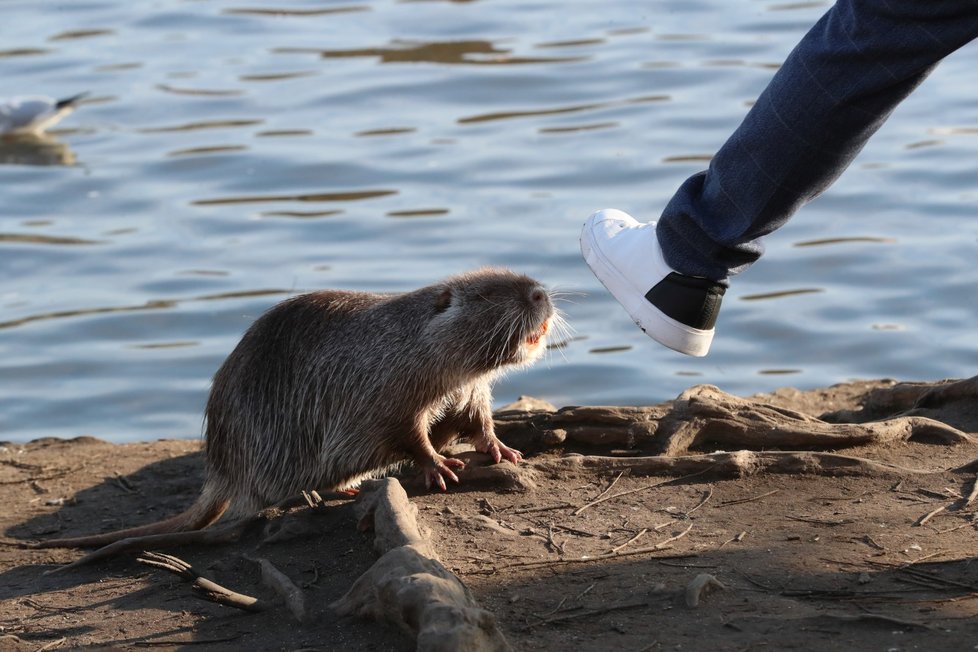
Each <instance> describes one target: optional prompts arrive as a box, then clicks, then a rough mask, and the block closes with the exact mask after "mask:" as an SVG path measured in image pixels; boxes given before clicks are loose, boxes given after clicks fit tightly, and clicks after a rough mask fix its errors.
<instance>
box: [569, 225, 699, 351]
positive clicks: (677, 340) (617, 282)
mask: <svg viewBox="0 0 978 652" xmlns="http://www.w3.org/2000/svg"><path fill="white" fill-rule="evenodd" d="M593 217H594V216H592V217H591V218H588V220H587V222H585V223H584V229H583V230H582V232H581V254H582V255H583V256H584V262H585V263H587V266H588V267H590V268H591V271H592V272H593V273H594V275H595V276H596V277H597V279H598V280H599V281H601V284H602V285H604V287H605V288H606V289H607V290H608V292H610V293H611V296H613V297H614V298H615V300H616V301H617V302H618V303H620V304H621V306H622V307H623V308H624V309H625V312H627V313H628V316H629V317H631V318H632V321H634V322H635V324H636V325H637V326H638V327H639V328H641V329H642V331H643V332H644V333H645V334H646V335H648V336H649V337H651V338H652V339H654V340H655V341H656V342H659V343H660V344H662V345H664V346H667V347H669V348H670V349H672V350H674V351H678V352H680V353H685V354H686V355H690V356H694V357H697V358H701V357H703V356H705V355H706V354H707V353H708V352H709V350H710V344H711V343H712V342H713V334H714V332H715V331H714V330H708V331H704V330H700V329H697V328H692V327H690V326H687V325H685V324H682V323H680V322H678V321H676V320H675V319H672V318H671V317H668V316H666V315H664V314H662V313H661V312H660V311H659V310H658V309H657V308H656V307H655V306H653V305H652V304H651V303H649V302H648V300H646V298H645V295H644V294H643V293H642V291H641V290H639V289H636V288H634V287H632V285H631V283H629V282H628V280H627V279H626V278H625V276H624V275H623V274H622V273H621V272H619V271H618V269H617V268H616V267H615V266H614V265H613V264H611V261H609V260H608V258H607V257H606V256H605V255H604V253H603V252H602V251H601V248H600V247H599V246H598V244H597V242H595V240H594V236H593V235H592V234H591V226H592V219H593ZM650 253H652V255H654V256H655V257H656V260H655V261H654V263H655V265H656V266H657V267H661V268H662V269H664V270H667V271H665V272H664V273H663V275H662V276H663V278H665V276H666V275H668V274H669V272H671V271H672V269H671V268H669V266H668V265H666V264H665V261H663V260H661V259H660V257H661V254H660V252H659V251H657V250H656V251H653V252H650ZM636 297H637V299H636Z"/></svg>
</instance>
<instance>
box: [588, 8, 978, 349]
mask: <svg viewBox="0 0 978 652" xmlns="http://www.w3.org/2000/svg"><path fill="white" fill-rule="evenodd" d="M976 37H978V2H976V1H975V0H939V1H930V0H928V1H925V2H921V1H920V0H839V1H838V2H837V3H836V4H835V5H834V6H833V7H832V8H831V9H830V10H829V11H828V12H827V13H826V14H825V16H823V17H822V19H821V20H819V21H818V23H816V25H815V26H814V27H813V28H812V29H811V30H810V31H809V32H808V34H806V35H805V37H804V38H803V39H802V41H801V42H800V43H799V44H798V46H796V48H795V49H794V50H793V51H792V52H791V54H790V55H789V56H788V58H787V60H786V61H785V63H784V65H783V66H782V67H781V68H780V70H779V71H778V72H777V73H776V74H775V76H774V78H773V79H772V80H771V82H770V84H769V85H768V87H767V88H766V89H765V90H764V92H763V93H762V94H761V96H760V97H759V98H758V100H757V102H756V103H755V104H754V106H753V107H752V108H751V110H750V111H749V112H748V114H747V116H746V117H745V118H744V121H743V122H742V123H741V125H740V127H738V129H737V130H736V131H735V132H734V133H733V135H731V137H730V138H729V139H728V140H727V142H726V143H725V144H724V145H723V146H722V147H721V149H720V150H719V151H718V152H717V154H716V156H715V157H714V158H713V160H712V161H711V163H710V167H709V169H708V170H706V171H705V172H701V173H699V174H696V175H694V176H693V177H690V178H689V179H687V180H686V182H685V183H683V184H682V186H681V187H680V188H679V190H678V191H677V192H676V194H675V195H674V196H673V198H672V200H671V201H670V202H669V203H668V205H667V206H666V208H665V210H664V212H663V214H662V216H661V218H660V220H659V222H658V224H644V225H643V224H640V223H638V222H636V221H635V220H634V219H632V218H631V217H630V216H627V215H624V214H623V213H621V212H620V211H608V210H606V211H599V212H598V213H595V214H594V215H592V216H591V217H590V218H589V220H588V222H587V223H586V224H585V228H584V231H583V232H582V236H581V249H582V253H583V254H584V257H585V260H586V261H587V262H588V264H589V265H590V267H591V269H592V271H594V273H595V275H596V276H598V278H599V279H600V280H601V281H602V283H604V284H605V286H606V287H607V288H608V290H609V291H611V293H612V294H613V295H614V296H615V298H616V299H617V300H618V302H619V303H621V304H622V305H623V306H624V307H625V308H626V310H627V311H628V313H629V315H631V317H632V318H633V320H635V322H636V323H637V324H638V325H639V326H640V327H641V328H642V329H643V330H644V331H645V332H646V333H647V334H648V335H649V336H650V337H652V338H653V339H656V340H657V341H659V342H661V343H663V344H665V345H666V346H669V347H670V348H673V349H676V350H677V351H680V352H682V353H687V354H689V355H705V354H706V352H707V351H708V349H709V346H710V343H711V341H712V338H713V325H714V322H715V320H716V316H717V312H718V310H719V305H720V299H721V297H722V295H723V290H724V287H725V286H726V283H727V278H728V277H729V276H730V275H731V274H735V273H737V272H739V271H741V270H743V269H744V268H745V267H747V266H748V265H750V264H751V263H753V262H754V261H756V260H757V258H758V257H759V256H760V255H761V253H762V252H763V249H762V246H761V244H760V242H759V239H760V238H761V237H762V236H764V235H766V234H768V233H770V232H771V231H773V230H774V229H776V228H778V227H779V226H781V225H783V224H784V223H785V222H786V221H787V220H788V218H790V217H791V215H792V214H793V213H794V212H795V211H796V210H797V209H798V208H799V207H800V206H801V205H802V204H804V203H805V202H807V201H809V200H811V199H813V198H814V197H816V196H817V195H818V194H819V193H821V192H822V191H824V190H825V189H826V188H827V187H828V186H829V185H830V184H831V183H832V182H833V181H834V180H835V179H836V178H838V176H839V175H840V174H841V173H842V172H843V171H844V170H845V169H846V167H848V165H849V164H850V163H851V162H852V160H853V158H855V156H856V155H857V154H858V153H859V151H860V150H861V149H862V147H863V146H864V145H865V143H866V141H867V140H868V139H869V137H870V136H872V134H873V133H875V132H876V130H877V129H879V127H880V126H881V125H882V124H883V122H885V120H886V118H887V117H889V115H890V113H891V112H892V111H893V109H894V108H895V107H896V106H897V105H898V104H899V103H900V102H901V101H902V100H903V99H905V98H906V97H907V95H909V94H910V93H911V92H912V91H913V89H914V88H916V87H917V86H918V85H919V84H920V82H921V81H923V80H924V79H925V78H926V76H927V75H928V74H929V73H930V71H931V70H932V69H933V68H934V66H935V65H936V64H937V63H938V62H939V61H940V60H941V59H942V58H943V57H945V56H946V55H947V54H949V53H951V52H953V51H954V50H956V49H957V48H959V47H961V46H962V45H964V44H965V43H967V42H969V41H971V40H973V39H974V38H976Z"/></svg>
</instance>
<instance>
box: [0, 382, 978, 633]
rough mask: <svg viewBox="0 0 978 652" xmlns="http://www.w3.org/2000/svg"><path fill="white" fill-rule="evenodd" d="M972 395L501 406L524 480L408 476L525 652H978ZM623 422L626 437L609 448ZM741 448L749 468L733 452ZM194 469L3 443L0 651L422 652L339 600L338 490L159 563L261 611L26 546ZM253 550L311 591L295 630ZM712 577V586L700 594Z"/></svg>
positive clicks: (126, 560)
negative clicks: (431, 482) (426, 486)
mask: <svg viewBox="0 0 978 652" xmlns="http://www.w3.org/2000/svg"><path fill="white" fill-rule="evenodd" d="M976 387H978V384H976V381H975V380H974V379H971V380H970V381H962V382H961V383H956V384H932V385H929V384H917V383H911V384H896V383H894V382H892V381H874V382H864V383H853V384H846V385H839V386H835V387H830V388H824V389H819V390H814V391H810V392H798V391H795V390H791V389H785V390H781V391H779V392H776V393H774V394H771V395H764V396H758V397H751V399H750V400H749V401H743V402H737V401H736V400H733V399H731V400H733V402H724V401H720V402H719V403H716V402H712V403H711V402H709V401H708V400H707V398H702V397H701V398H700V399H699V400H698V401H697V400H693V399H691V398H690V397H688V396H687V397H685V398H684V397H680V399H677V401H675V402H672V403H669V404H664V405H661V406H655V407H654V408H650V409H649V410H648V411H647V412H645V413H638V412H634V411H628V410H625V411H624V412H623V413H620V412H615V415H617V416H615V419H617V422H618V425H614V424H612V425H609V424H611V422H612V421H614V420H615V419H608V418H606V417H607V415H605V417H602V418H603V419H604V420H603V421H602V418H597V417H595V415H594V414H593V413H591V412H587V411H585V413H578V412H571V413H567V414H570V415H571V416H570V417H561V416H560V415H561V414H564V413H555V412H553V411H548V410H546V409H542V410H536V411H532V410H531V411H529V412H526V411H524V412H519V411H517V412H512V411H510V412H508V413H507V414H508V417H507V418H502V417H501V420H500V422H499V423H500V424H501V425H500V430H501V432H504V433H507V437H511V438H512V440H514V441H515V442H516V443H518V444H519V445H521V446H524V447H525V448H526V449H527V450H526V452H527V453H528V455H527V461H526V462H525V463H524V464H523V465H522V468H523V471H524V473H522V474H515V473H513V472H511V471H507V473H506V474H503V475H500V476H498V478H496V479H495V480H494V479H493V478H494V477H495V476H492V475H491V474H490V475H489V476H488V478H483V479H481V480H479V479H478V478H476V477H475V476H472V477H468V476H466V475H464V474H463V475H462V484H461V485H459V486H453V487H451V488H450V489H449V491H448V492H446V493H426V492H424V491H423V490H422V489H421V488H420V487H418V485H417V484H416V481H415V479H413V478H412V476H411V474H410V473H406V474H405V476H404V483H405V486H406V487H407V489H408V493H409V495H410V498H411V502H412V503H413V504H414V505H416V506H417V508H418V521H419V523H420V525H421V526H422V529H423V530H425V531H427V533H428V534H429V537H430V540H431V542H432V544H433V548H434V549H435V550H436V551H437V556H438V557H439V558H440V560H441V562H442V563H443V564H444V565H445V566H446V567H447V568H448V569H450V570H451V571H453V572H454V573H455V574H456V575H457V576H458V577H459V578H460V579H461V580H462V582H463V583H464V584H465V585H466V586H467V587H468V588H469V590H470V591H471V592H472V594H473V595H474V597H475V598H476V599H477V600H478V601H479V603H480V604H481V605H482V607H484V608H485V609H487V610H489V611H491V612H492V613H493V614H494V615H495V618H496V621H497V623H498V626H499V628H500V630H501V631H502V632H503V634H504V636H505V637H506V639H507V640H508V642H509V645H511V646H512V647H513V648H514V649H517V650H575V651H577V652H590V651H599V650H600V651H602V652H604V651H606V650H620V651H622V652H638V651H639V650H680V649H685V650H711V651H713V650H789V649H800V650H814V649H819V650H821V649H826V648H828V647H830V646H841V648H842V649H847V650H936V649H940V650H972V649H975V645H976V644H978V563H976V562H974V561H973V560H974V558H975V557H976V555H978V532H976V527H978V521H976V518H975V516H976V510H978V500H975V499H974V497H973V490H974V489H975V481H976V469H978V465H975V464H972V463H973V462H975V461H976V460H978V393H976V392H975V389H976ZM935 388H936V389H938V390H939V391H938V393H934V391H933V390H934V389H935ZM947 388H952V389H951V390H950V391H943V390H945V389H947ZM707 394H708V395H709V396H713V395H712V394H709V393H707ZM703 396H707V395H703ZM712 400H713V399H712V398H710V401H712ZM703 405H706V406H707V409H704V408H703V407H702V406H703ZM696 406H699V407H698V408H697V407H696ZM717 406H719V407H717ZM622 414H624V416H622ZM599 416H600V415H599ZM817 417H824V419H819V418H817ZM560 418H563V419H564V422H560V423H558V422H559V421H560ZM503 422H505V423H503ZM514 423H516V426H515V427H514V425H513V424H514ZM521 424H522V425H521ZM541 424H543V425H541ZM548 424H549V425H548ZM622 424H624V430H622V428H621V426H622ZM664 424H665V425H664ZM691 424H692V425H691ZM881 424H882V425H881ZM558 426H559V427H558ZM667 426H668V427H667ZM693 426H695V427H693ZM691 427H693V429H692V430H690V428H691ZM615 428H617V429H618V430H619V431H620V432H626V434H625V435H624V436H623V437H622V436H618V437H607V436H605V433H606V432H609V431H611V430H614V429H615ZM528 432H529V433H537V434H539V435H540V437H539V438H537V439H533V437H529V438H528V435H527V433H528ZM809 433H814V435H815V436H814V438H811V437H807V435H808V434H809ZM867 433H869V434H867ZM680 440H681V441H680ZM738 441H742V442H744V445H743V446H737V445H736V444H737V442H738ZM677 442H678V443H677ZM740 448H752V449H754V450H755V451H757V454H756V455H755V456H750V457H749V458H747V457H744V456H743V455H740V454H738V455H731V454H728V453H724V452H722V451H735V450H739V449H740ZM791 450H793V451H796V452H793V453H780V452H773V451H791ZM797 451H814V452H797ZM827 451H830V452H831V453H827V454H824V455H823V452H827ZM568 455H570V456H568ZM581 455H584V456H585V457H581ZM649 455H658V457H656V458H654V459H658V460H678V461H679V462H681V463H677V465H676V466H674V467H668V468H667V467H666V466H660V467H649V466H648V465H647V464H645V463H644V462H643V460H647V459H649V458H648V456H649ZM586 460H590V461H586ZM745 460H746V461H745ZM671 463H672V462H670V464H671ZM202 476H203V460H202V456H201V452H200V442H197V441H173V440H166V441H157V442H151V443H138V444H126V445H114V444H109V443H106V442H102V441H99V440H97V439H94V438H89V437H83V438H78V439H74V440H56V439H48V440H38V441H34V442H31V443H28V444H9V443H8V444H2V445H0V505H3V507H2V510H0V528H2V533H3V536H4V542H5V545H2V546H0V650H18V651H19V650H32V651H33V650H51V649H141V648H148V649H162V650H165V649H183V648H188V649H195V650H198V649H199V650H242V649H252V650H299V649H310V650H313V649H314V650H354V651H355V650H370V651H371V652H380V651H383V650H411V649H415V640H414V638H413V637H412V634H411V632H409V631H405V630H402V629H400V628H398V627H396V626H394V625H391V624H387V623H385V622H380V621H374V620H363V619H359V618H355V617H351V616H345V617H340V616H338V615H336V614H335V613H334V611H333V610H332V609H331V608H330V603H332V602H333V601H334V600H337V599H338V598H340V597H341V596H342V595H343V594H344V593H345V592H346V591H347V590H348V589H349V588H350V587H351V585H352V584H353V582H354V581H355V580H356V579H357V577H359V576H360V575H361V574H362V573H363V572H364V571H366V570H367V569H368V568H369V567H370V566H371V564H373V563H374V561H375V560H376V559H377V553H375V552H374V550H373V549H372V547H371V541H372V534H371V532H369V531H367V532H364V531H360V529H358V527H357V525H358V519H357V516H356V515H355V513H354V502H355V501H354V500H353V499H350V498H345V497H327V500H326V504H325V505H324V506H320V507H318V508H315V509H313V508H310V507H306V506H303V507H297V508H294V509H292V510H291V511H288V512H287V513H286V514H284V515H281V516H279V517H276V518H271V519H270V520H266V521H264V522H259V523H256V524H255V525H254V526H253V527H252V528H251V529H249V530H248V531H247V532H246V533H245V535H244V537H243V538H242V540H240V541H238V542H236V543H228V544H223V545H218V546H212V547H203V546H184V547H179V548H175V549H172V550H168V552H169V553H170V554H172V555H175V556H177V557H179V558H181V559H183V560H185V561H187V562H188V563H190V564H192V565H193V567H194V568H195V569H196V570H197V571H199V572H200V573H201V574H203V575H205V576H206V577H208V578H211V579H213V580H215V581H217V582H218V583H220V584H222V585H223V586H226V587H228V588H230V589H233V590H236V591H239V592H242V593H245V594H249V595H252V596H256V597H259V598H261V599H262V600H263V601H264V602H265V603H271V604H272V607H271V608H269V609H267V610H265V611H263V612H260V613H250V612H244V611H240V610H236V609H232V608H228V607H225V606H221V605H218V604H214V603H211V602H207V601H204V600H202V599H200V598H198V597H196V595H194V594H193V593H192V592H191V590H190V587H189V585H188V584H187V583H185V582H183V581H182V580H181V579H179V578H178V577H176V576H175V575H172V574H169V573H166V572H164V571H161V570H158V569H154V568H151V567H148V566H145V565H142V564H140V563H138V562H137V561H136V560H135V556H134V555H125V556H122V557H119V558H116V559H112V560H107V561H100V562H97V563H95V564H92V565H89V566H83V567H79V568H74V569H71V570H69V571H66V572H62V573H56V574H45V571H49V570H52V569H55V568H58V567H59V566H60V565H62V564H64V563H66V562H70V561H72V560H75V559H78V558H79V557H80V556H81V553H80V552H79V551H76V550H65V549H46V550H37V549H28V548H22V547H19V546H17V545H15V544H17V543H18V542H24V541H30V540H37V539H45V538H52V537H60V536H73V535H80V534H88V533H93V532H100V531H108V530H112V529H117V528H119V527H124V526H131V525H138V524H142V523H147V522H152V521H155V520H158V519H160V518H162V517H164V516H167V515H171V514H174V513H177V512H179V511H180V510H182V509H183V508H185V507H186V506H188V505H189V504H190V503H191V502H192V501H193V499H194V498H195V497H196V495H197V492H198V489H199V487H200V485H201V482H202ZM10 544H14V545H10ZM259 558H261V559H265V560H267V561H269V562H271V563H272V564H273V565H274V566H275V567H276V568H278V569H279V570H280V571H282V572H283V573H285V574H286V575H287V576H288V577H289V578H291V580H292V581H293V582H294V583H295V584H296V585H297V586H298V587H300V588H301V590H302V594H303V595H304V596H305V599H306V609H307V613H306V616H305V618H304V619H303V621H302V622H301V623H300V622H299V621H298V620H297V619H296V617H295V616H294V615H293V614H292V613H291V612H290V611H289V609H287V608H286V607H285V605H282V604H278V603H276V596H275V594H274V593H273V592H272V591H271V590H270V589H268V588H267V587H266V586H264V585H262V583H261V581H260V577H261V571H260V567H259V563H258V562H257V561H255V560H256V559H259ZM698 576H702V578H701V580H700V581H702V582H706V581H709V582H710V588H712V589H713V590H706V591H702V592H698V593H697V592H691V593H690V594H689V595H687V587H688V586H689V585H690V583H691V582H693V581H694V580H696V578H697V577H698ZM714 582H715V583H714ZM692 601H698V604H697V605H696V606H691V604H690V602H692Z"/></svg>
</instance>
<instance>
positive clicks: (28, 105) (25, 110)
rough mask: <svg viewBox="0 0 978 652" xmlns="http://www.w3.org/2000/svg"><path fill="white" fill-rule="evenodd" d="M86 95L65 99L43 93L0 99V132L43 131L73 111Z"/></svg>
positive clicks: (35, 132)
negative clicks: (46, 95)
mask: <svg viewBox="0 0 978 652" xmlns="http://www.w3.org/2000/svg"><path fill="white" fill-rule="evenodd" d="M86 95H88V93H80V94H78V95H75V96H73V97H67V98H65V99H63V100H57V99H55V98H53V97H45V96H42V95H32V96H25V97H10V98H6V99H0V134H22V133H34V134H38V133H41V132H42V131H44V130H45V129H47V128H48V127H50V126H51V125H53V124H55V123H56V122H58V121H59V120H61V118H63V117H65V116H66V115H68V114H69V113H71V112H72V111H73V110H74V109H75V106H76V105H77V104H78V100H80V99H82V98H83V97H85V96H86Z"/></svg>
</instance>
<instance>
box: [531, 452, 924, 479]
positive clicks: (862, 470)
mask: <svg viewBox="0 0 978 652" xmlns="http://www.w3.org/2000/svg"><path fill="white" fill-rule="evenodd" d="M534 466H535V467H536V468H537V469H538V470H540V471H544V472H548V473H563V472H566V471H567V470H568V469H588V470H591V471H602V472H614V471H624V470H629V471H631V472H633V473H644V474H649V475H691V474H694V473H702V474H703V475H704V476H705V477H711V478H731V477H732V478H740V477H746V476H750V475H754V474H757V473H808V474H815V475H830V476H837V475H875V476H890V475H892V476H904V475H907V474H911V475H913V474H924V473H934V472H935V471H939V470H943V469H909V468H906V467H903V466H897V465H895V464H885V463H883V462H874V461H873V460H868V459H865V458H862V457H852V456H849V455H837V454H835V453H818V452H792V451H760V452H754V451H747V450H741V451H734V452H731V453H709V454H706V455H685V456H680V457H669V456H666V455H653V456H649V457H602V456H599V455H576V454H574V455H567V456H565V457H562V458H560V459H558V460H546V461H541V462H536V463H534Z"/></svg>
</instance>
